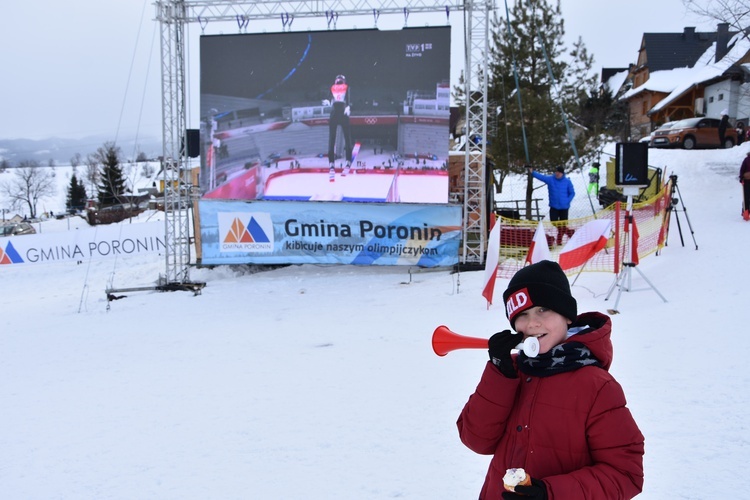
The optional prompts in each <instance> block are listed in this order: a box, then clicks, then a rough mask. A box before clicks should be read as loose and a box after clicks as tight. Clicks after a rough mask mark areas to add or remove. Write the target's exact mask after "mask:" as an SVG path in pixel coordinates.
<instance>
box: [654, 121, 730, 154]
mask: <svg viewBox="0 0 750 500" xmlns="http://www.w3.org/2000/svg"><path fill="white" fill-rule="evenodd" d="M664 132H665V133H664V134H659V135H658V136H657V135H656V134H654V139H653V141H651V144H652V145H653V147H655V148H679V147H682V148H684V149H695V148H720V147H724V148H731V147H732V146H734V145H735V144H737V130H735V128H734V127H727V131H726V134H725V136H724V144H723V145H722V144H719V120H718V118H687V119H685V120H680V121H679V122H677V123H675V124H674V125H673V126H672V128H670V129H669V130H666V131H664Z"/></svg>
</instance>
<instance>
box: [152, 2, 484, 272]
mask: <svg viewBox="0 0 750 500" xmlns="http://www.w3.org/2000/svg"><path fill="white" fill-rule="evenodd" d="M154 5H155V7H156V21H158V22H159V23H160V28H161V78H162V141H163V158H164V160H163V180H164V212H165V244H166V271H165V275H164V276H163V277H162V278H161V279H160V281H162V283H161V284H162V285H165V286H169V285H177V286H179V285H182V284H187V283H189V282H190V280H189V266H190V243H191V241H190V207H191V204H192V198H191V188H192V186H191V177H190V171H189V168H188V157H187V154H188V148H187V144H186V142H187V137H186V135H187V134H186V130H187V115H186V101H187V96H186V91H185V88H186V86H185V31H186V30H185V28H186V24H187V23H200V24H201V25H202V26H205V25H206V23H208V22H217V21H218V22H237V23H238V25H239V26H240V27H242V26H243V25H244V26H247V22H248V21H250V20H263V19H266V20H271V19H279V18H281V19H282V21H283V20H284V19H287V20H289V21H291V20H293V19H294V18H295V17H302V18H304V17H321V18H322V17H326V18H327V19H329V26H330V19H334V18H335V19H338V17H339V16H361V15H378V16H379V15H380V14H404V15H405V16H408V14H409V13H418V12H446V11H451V12H456V11H458V12H463V14H464V26H465V33H464V36H465V47H466V58H465V69H464V75H465V76H464V80H465V89H464V90H465V95H466V118H467V119H466V135H467V138H468V139H469V140H467V141H466V144H467V146H466V157H465V173H464V197H463V223H462V224H463V248H462V255H461V257H460V261H461V262H462V263H464V264H477V265H478V264H482V263H483V262H484V260H485V252H486V243H487V222H486V217H485V216H484V215H485V214H484V212H485V207H486V202H485V200H486V181H485V164H486V158H487V141H486V137H487V133H486V132H487V81H486V79H485V78H484V75H486V74H487V71H486V70H487V66H488V56H489V25H490V14H491V12H492V11H493V10H494V9H495V6H494V0H476V1H473V0H464V1H459V0H451V1H449V2H444V1H443V2H440V1H438V0H398V1H395V0H280V1H279V0H252V1H250V0H245V1H241V0H156V2H154ZM285 24H286V23H285ZM289 25H290V29H291V22H290V23H289Z"/></svg>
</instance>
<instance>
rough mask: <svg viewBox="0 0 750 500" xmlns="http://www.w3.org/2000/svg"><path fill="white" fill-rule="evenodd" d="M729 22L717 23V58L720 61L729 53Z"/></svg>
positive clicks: (716, 60)
mask: <svg viewBox="0 0 750 500" xmlns="http://www.w3.org/2000/svg"><path fill="white" fill-rule="evenodd" d="M728 45H729V23H719V24H717V25H716V59H715V61H714V62H719V61H721V59H722V58H723V57H724V56H725V55H727V52H729V49H728V48H727V46H728Z"/></svg>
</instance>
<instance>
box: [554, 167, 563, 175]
mask: <svg viewBox="0 0 750 500" xmlns="http://www.w3.org/2000/svg"><path fill="white" fill-rule="evenodd" d="M555 172H560V173H561V174H564V173H565V167H557V168H556V169H555Z"/></svg>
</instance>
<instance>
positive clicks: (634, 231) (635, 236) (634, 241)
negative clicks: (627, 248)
mask: <svg viewBox="0 0 750 500" xmlns="http://www.w3.org/2000/svg"><path fill="white" fill-rule="evenodd" d="M630 220H631V221H632V222H631V223H630V225H631V226H633V228H632V229H631V231H632V233H631V234H630V238H631V240H630V241H631V243H632V245H633V248H632V253H631V255H630V261H631V262H632V263H633V264H635V265H636V266H637V265H638V263H639V262H640V259H639V258H638V238H639V237H640V234H638V227H637V226H636V225H635V217H633V218H632V219H630ZM626 230H627V228H626Z"/></svg>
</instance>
